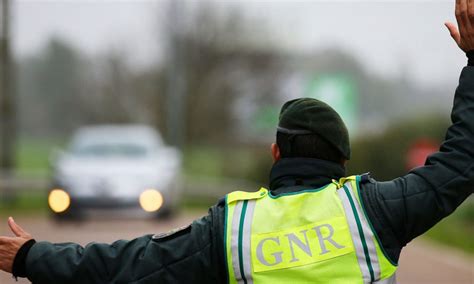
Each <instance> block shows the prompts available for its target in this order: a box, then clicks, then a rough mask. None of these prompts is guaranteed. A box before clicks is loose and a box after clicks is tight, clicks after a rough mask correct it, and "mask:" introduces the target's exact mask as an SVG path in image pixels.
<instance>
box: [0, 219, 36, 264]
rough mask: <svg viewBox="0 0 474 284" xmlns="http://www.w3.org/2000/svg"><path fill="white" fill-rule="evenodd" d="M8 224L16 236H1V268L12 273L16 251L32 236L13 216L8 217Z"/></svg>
mask: <svg viewBox="0 0 474 284" xmlns="http://www.w3.org/2000/svg"><path fill="white" fill-rule="evenodd" d="M8 226H10V229H11V230H12V232H13V233H14V234H15V236H16V237H3V236H0V270H3V271H6V272H9V273H11V272H12V268H13V260H14V259H15V256H16V253H17V252H18V250H19V249H20V248H21V247H22V246H23V244H25V243H26V242H27V241H29V240H31V239H32V237H31V235H30V234H28V233H27V232H25V231H24V230H23V229H22V228H21V227H20V226H18V225H17V224H16V223H15V221H14V220H13V218H12V217H10V218H8Z"/></svg>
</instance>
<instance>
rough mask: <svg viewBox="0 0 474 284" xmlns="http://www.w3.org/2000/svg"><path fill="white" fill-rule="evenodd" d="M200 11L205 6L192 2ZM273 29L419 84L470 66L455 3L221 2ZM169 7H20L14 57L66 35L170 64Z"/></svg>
mask: <svg viewBox="0 0 474 284" xmlns="http://www.w3.org/2000/svg"><path fill="white" fill-rule="evenodd" d="M192 2H193V4H196V3H197V2H198V1H192ZM212 3H216V4H215V5H218V7H219V9H222V10H227V9H230V8H232V7H237V8H239V9H240V10H241V12H242V13H244V14H245V15H246V18H250V19H252V18H253V19H256V20H258V21H259V22H264V23H266V26H267V28H266V29H267V30H268V31H269V32H270V36H269V37H270V38H271V39H272V40H271V42H272V44H273V42H276V44H277V45H278V46H279V47H280V48H282V49H284V50H289V51H294V52H299V51H305V52H306V51H311V50H314V49H319V48H326V47H331V46H338V47H340V48H342V49H344V50H347V51H349V52H351V53H353V54H355V55H356V57H357V58H358V59H359V60H360V61H361V62H363V63H364V65H365V66H366V67H367V68H368V70H369V71H370V72H372V73H377V74H381V75H383V76H398V75H400V73H401V72H404V73H407V74H408V75H409V76H410V77H411V78H413V81H415V82H417V83H420V84H433V83H436V84H438V83H441V84H450V85H454V84H456V81H457V78H458V75H459V71H460V69H461V67H462V66H463V65H465V63H466V60H465V57H464V54H463V53H461V52H460V51H459V50H458V49H457V47H456V46H455V44H454V43H453V41H452V39H451V38H450V36H449V33H448V32H447V31H446V29H445V27H444V26H443V22H444V21H446V20H451V21H454V15H453V8H454V0H453V1H449V0H447V1H413V0H412V1H334V0H331V1H290V0H286V1H284V0H280V1H250V0H246V1H217V0H214V1H212ZM165 4H166V1H137V0H135V1H132V0H130V1H104V0H101V1H98V0H97V1H84V0H82V1H81V0H76V1H73V0H70V1H15V5H14V7H13V33H14V36H15V37H14V46H13V47H14V52H15V53H16V54H17V55H20V56H22V55H25V54H30V53H34V52H35V50H37V49H38V48H39V47H41V46H42V45H44V43H45V42H46V41H47V40H48V38H50V37H51V36H52V35H59V36H61V37H63V38H65V39H67V40H69V41H71V42H72V43H73V44H74V45H76V46H78V47H79V48H81V50H83V51H85V52H86V53H89V54H97V53H101V52H104V51H106V50H108V49H110V48H118V49H127V50H128V52H129V59H130V60H131V61H132V62H135V63H137V64H146V63H147V62H153V61H156V60H159V59H161V58H163V52H162V51H163V50H164V44H165V39H166V35H164V34H163V33H162V31H163V29H162V27H160V26H159V23H160V20H159V18H160V17H163V16H164V14H165V13H166V5H165Z"/></svg>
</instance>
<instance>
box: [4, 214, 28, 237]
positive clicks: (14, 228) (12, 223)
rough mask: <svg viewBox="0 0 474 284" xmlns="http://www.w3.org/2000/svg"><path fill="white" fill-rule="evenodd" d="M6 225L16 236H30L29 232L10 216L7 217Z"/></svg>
mask: <svg viewBox="0 0 474 284" xmlns="http://www.w3.org/2000/svg"><path fill="white" fill-rule="evenodd" d="M8 226H9V227H10V229H11V230H12V232H13V233H14V234H15V236H17V237H22V238H29V237H31V235H30V234H28V233H27V232H25V230H23V228H22V227H20V226H19V225H18V224H17V223H15V220H13V218H12V217H10V218H8Z"/></svg>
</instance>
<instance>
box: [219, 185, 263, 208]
mask: <svg viewBox="0 0 474 284" xmlns="http://www.w3.org/2000/svg"><path fill="white" fill-rule="evenodd" d="M267 194H268V190H267V189H266V188H263V187H262V188H260V190H259V191H255V192H246V191H234V192H231V193H229V194H227V198H226V200H227V204H230V203H232V202H235V201H240V200H251V199H260V198H263V197H265V196H266V195H267Z"/></svg>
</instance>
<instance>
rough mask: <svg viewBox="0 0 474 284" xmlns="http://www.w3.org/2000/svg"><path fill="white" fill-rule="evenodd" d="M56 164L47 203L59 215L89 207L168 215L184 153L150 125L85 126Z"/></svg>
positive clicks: (177, 195)
mask: <svg viewBox="0 0 474 284" xmlns="http://www.w3.org/2000/svg"><path fill="white" fill-rule="evenodd" d="M52 166H53V170H54V173H53V183H52V187H51V189H50V191H49V194H48V204H49V207H50V209H51V211H52V212H53V213H54V214H55V216H58V217H78V216H83V215H85V214H84V213H86V212H90V211H91V210H88V209H100V210H103V209H131V210H132V211H135V212H137V211H140V212H141V213H144V214H146V215H152V216H168V215H169V214H170V213H171V212H172V211H173V210H174V209H176V207H177V206H178V203H179V200H180V190H181V186H180V172H181V155H180V153H179V152H178V151H177V150H176V149H175V148H172V147H167V146H165V145H164V144H163V141H162V139H161V137H160V135H159V133H158V132H157V131H155V130H154V129H153V128H151V127H149V126H144V125H99V126H88V127H82V128H80V129H79V130H78V131H77V132H76V133H75V135H74V137H73V138H72V141H71V143H70V146H69V148H68V150H67V151H65V152H61V153H60V154H58V155H56V158H54V159H53V165H52Z"/></svg>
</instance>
